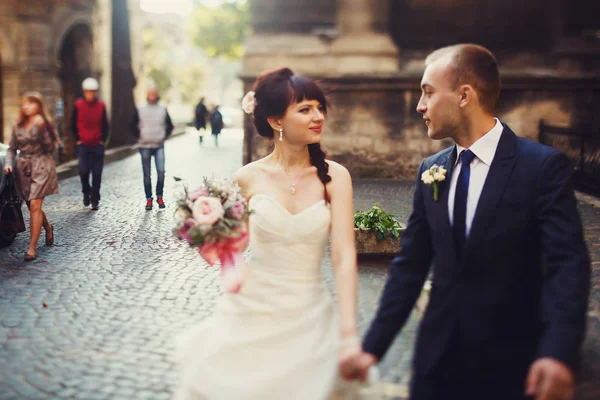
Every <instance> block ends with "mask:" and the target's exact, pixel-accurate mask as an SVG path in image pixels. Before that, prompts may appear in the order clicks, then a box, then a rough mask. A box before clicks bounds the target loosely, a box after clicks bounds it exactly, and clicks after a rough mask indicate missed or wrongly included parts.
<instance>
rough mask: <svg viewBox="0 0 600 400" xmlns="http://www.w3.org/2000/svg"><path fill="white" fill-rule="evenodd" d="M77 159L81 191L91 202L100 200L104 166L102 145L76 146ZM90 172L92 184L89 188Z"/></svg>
mask: <svg viewBox="0 0 600 400" xmlns="http://www.w3.org/2000/svg"><path fill="white" fill-rule="evenodd" d="M77 158H78V160H79V177H80V178H81V191H82V192H83V194H84V195H86V196H90V199H91V201H92V203H98V202H99V201H100V185H101V184H102V169H103V168H104V145H101V144H100V145H98V146H86V145H84V144H80V145H78V146H77ZM90 173H91V174H92V186H91V188H90Z"/></svg>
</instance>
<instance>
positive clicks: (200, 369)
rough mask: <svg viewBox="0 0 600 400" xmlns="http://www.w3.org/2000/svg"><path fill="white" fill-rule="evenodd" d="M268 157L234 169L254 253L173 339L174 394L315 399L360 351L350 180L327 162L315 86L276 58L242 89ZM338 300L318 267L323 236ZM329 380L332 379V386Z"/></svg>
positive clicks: (331, 390)
mask: <svg viewBox="0 0 600 400" xmlns="http://www.w3.org/2000/svg"><path fill="white" fill-rule="evenodd" d="M244 100H245V101H244V103H245V104H244V108H245V111H246V112H248V113H250V114H252V115H253V119H254V125H255V126H256V130H257V131H258V133H259V134H260V135H261V136H263V137H266V138H270V139H274V143H275V148H274V150H273V152H272V153H271V154H270V155H268V156H267V157H265V158H263V159H261V160H258V161H256V162H253V163H251V164H248V165H246V166H244V167H242V168H241V169H240V170H239V171H237V172H236V174H235V176H234V180H235V181H236V182H237V183H238V184H239V185H240V187H241V188H242V189H243V191H244V193H245V196H246V197H247V198H248V199H249V205H250V208H251V209H253V210H254V214H253V215H251V216H250V221H249V229H250V247H251V249H252V260H251V262H250V267H249V269H248V276H247V277H246V281H245V282H244V286H243V287H242V290H241V291H240V292H239V293H238V294H226V295H224V296H223V297H222V298H221V301H220V302H219V305H218V306H217V309H216V310H215V313H214V314H213V315H212V316H211V317H209V318H208V319H207V320H206V321H203V322H202V323H201V324H200V326H198V327H196V328H194V329H192V330H191V331H190V332H188V333H187V334H186V335H184V339H183V340H182V342H181V343H180V348H179V353H180V362H181V366H182V378H181V384H180V386H179V387H178V389H177V392H176V394H175V398H176V399H177V400H184V399H185V400H190V399H203V400H204V399H206V400H241V399H243V400H271V399H273V400H278V399H286V400H324V399H331V398H338V397H334V396H337V394H335V393H338V389H339V387H340V386H343V385H339V383H340V380H339V376H340V374H342V375H346V376H345V377H346V378H351V377H350V376H348V374H346V373H345V371H344V366H345V365H351V364H352V363H351V360H352V359H353V358H355V357H358V356H360V354H361V346H360V341H359V339H358V333H357V322H356V301H357V267H356V249H355V245H354V229H353V226H354V223H353V211H354V209H353V200H352V182H351V179H350V174H349V173H348V171H347V170H346V169H345V168H344V167H343V166H341V165H339V164H337V163H335V162H333V161H329V160H325V154H324V153H323V151H322V150H321V147H320V144H319V141H320V138H321V131H322V129H323V123H324V121H325V117H326V115H327V101H326V99H325V95H324V93H323V91H322V90H321V89H320V88H319V87H318V86H317V84H316V83H315V82H313V81H312V80H310V79H308V78H305V77H302V76H298V75H295V74H294V73H293V72H292V71H291V70H290V69H288V68H282V69H279V70H275V71H272V72H268V73H264V74H262V75H261V76H260V77H259V78H258V79H257V80H256V82H255V84H254V92H249V94H248V95H246V97H245V99H244ZM328 239H330V243H331V261H332V264H333V268H334V271H335V276H336V292H337V298H338V304H337V307H336V306H335V305H334V303H333V301H332V299H331V296H330V295H329V293H328V291H327V288H326V286H325V284H324V281H323V278H322V276H321V260H322V258H323V255H324V250H325V246H326V243H327V240H328ZM336 387H337V388H338V389H336Z"/></svg>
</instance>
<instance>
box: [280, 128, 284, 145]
mask: <svg viewBox="0 0 600 400" xmlns="http://www.w3.org/2000/svg"><path fill="white" fill-rule="evenodd" d="M279 141H280V142H283V129H282V128H279Z"/></svg>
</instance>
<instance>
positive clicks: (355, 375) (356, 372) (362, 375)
mask: <svg viewBox="0 0 600 400" xmlns="http://www.w3.org/2000/svg"><path fill="white" fill-rule="evenodd" d="M340 361H341V362H340V375H341V376H342V378H344V380H347V381H353V380H360V381H362V382H365V381H366V380H367V377H368V375H369V368H371V367H372V366H373V365H375V364H377V358H376V357H375V356H374V355H372V354H370V353H365V352H364V351H361V352H359V353H357V354H355V355H353V356H352V357H349V358H346V359H345V360H340Z"/></svg>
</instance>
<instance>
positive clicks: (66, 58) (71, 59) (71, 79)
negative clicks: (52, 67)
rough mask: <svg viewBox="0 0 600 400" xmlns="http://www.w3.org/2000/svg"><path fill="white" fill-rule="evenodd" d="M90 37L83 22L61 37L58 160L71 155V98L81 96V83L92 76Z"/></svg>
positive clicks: (73, 152)
mask: <svg viewBox="0 0 600 400" xmlns="http://www.w3.org/2000/svg"><path fill="white" fill-rule="evenodd" d="M93 58H94V49H93V39H92V32H91V31H90V28H89V27H88V26H87V25H84V24H77V25H74V26H73V27H72V28H71V29H69V31H68V32H67V34H66V35H65V36H64V39H63V42H62V44H61V47H60V53H59V72H58V76H59V79H60V83H61V99H62V101H63V104H64V112H63V116H62V118H61V117H60V116H57V121H56V122H57V125H58V130H59V132H60V134H61V136H62V138H63V143H64V149H63V152H62V154H61V158H62V160H61V161H66V160H69V159H72V158H74V157H75V141H74V140H73V136H72V135H71V115H72V113H73V106H74V104H75V100H76V99H77V98H78V97H81V96H82V95H83V93H82V91H81V82H82V81H83V80H84V79H85V78H87V77H88V76H92V75H93V70H94V68H93Z"/></svg>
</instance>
